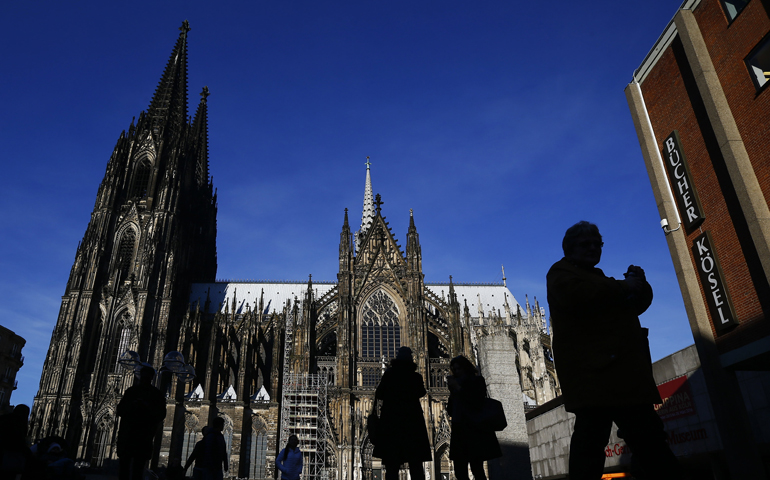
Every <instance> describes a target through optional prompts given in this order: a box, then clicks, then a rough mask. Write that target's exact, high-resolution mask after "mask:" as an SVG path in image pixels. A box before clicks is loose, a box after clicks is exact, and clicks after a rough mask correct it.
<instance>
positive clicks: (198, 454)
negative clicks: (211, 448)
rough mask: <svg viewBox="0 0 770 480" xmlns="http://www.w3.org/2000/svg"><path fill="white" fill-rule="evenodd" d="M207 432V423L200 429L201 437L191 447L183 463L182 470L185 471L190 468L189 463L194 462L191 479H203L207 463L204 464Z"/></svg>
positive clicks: (208, 431)
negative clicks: (188, 455)
mask: <svg viewBox="0 0 770 480" xmlns="http://www.w3.org/2000/svg"><path fill="white" fill-rule="evenodd" d="M209 433H211V427H209V426H208V425H206V426H205V427H203V428H202V429H201V434H203V438H202V439H201V440H200V441H198V442H197V443H196V444H195V448H193V451H192V453H191V454H190V457H189V458H188V459H187V462H186V463H185V464H184V472H187V470H188V469H189V468H190V465H192V464H193V462H195V467H193V480H204V478H205V477H206V475H207V472H206V470H208V468H207V465H204V462H205V459H204V450H205V449H206V436H207V435H208V434H209Z"/></svg>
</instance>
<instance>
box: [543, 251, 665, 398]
mask: <svg viewBox="0 0 770 480" xmlns="http://www.w3.org/2000/svg"><path fill="white" fill-rule="evenodd" d="M546 278H547V282H548V305H549V307H550V309H551V326H552V329H553V356H554V363H555V367H556V373H558V375H559V382H560V383H561V389H562V394H563V397H564V406H565V408H566V409H567V411H571V412H572V411H575V410H576V409H580V408H584V407H602V406H623V405H637V404H650V403H660V402H661V399H660V395H659V394H658V389H657V387H656V386H655V379H654V378H653V376H652V361H651V359H650V347H649V343H648V341H647V329H646V328H642V326H641V324H640V323H639V317H638V316H639V315H641V314H642V313H643V312H644V311H645V310H647V307H649V306H650V304H651V303H652V287H650V285H649V284H648V283H647V282H643V285H642V288H640V289H634V290H632V289H631V287H630V286H629V285H628V283H627V282H626V281H625V280H615V279H614V278H612V277H607V276H605V275H604V272H602V271H601V269H598V268H582V267H578V266H577V265H574V264H573V263H571V262H569V261H568V260H567V259H565V258H563V259H561V260H559V261H558V262H556V263H555V264H554V265H553V266H552V267H551V269H550V270H549V271H548V275H547V277H546Z"/></svg>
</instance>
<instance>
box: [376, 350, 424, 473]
mask: <svg viewBox="0 0 770 480" xmlns="http://www.w3.org/2000/svg"><path fill="white" fill-rule="evenodd" d="M416 370H417V365H415V363H414V361H413V360H412V350H410V349H409V348H408V347H401V348H399V349H398V353H397V354H396V358H395V359H394V360H393V361H391V362H390V368H388V369H387V370H386V371H385V373H384V374H383V375H382V380H381V381H380V384H379V385H378V386H377V391H376V392H375V395H374V396H375V399H378V400H382V410H381V414H380V422H379V428H378V433H377V436H378V437H379V440H378V442H377V445H375V446H374V451H373V452H372V455H373V456H375V457H377V458H381V459H382V463H384V464H385V479H386V480H397V479H398V469H399V468H400V467H401V465H402V464H404V463H408V464H409V474H410V476H411V478H412V480H422V479H424V478H425V472H424V471H423V469H422V462H427V461H430V460H431V458H432V457H431V452H430V442H429V441H428V430H427V428H426V427H425V418H424V416H423V412H422V407H421V406H420V398H421V397H423V396H424V395H425V394H426V393H427V392H426V391H425V384H424V383H423V381H422V375H420V374H419V373H417V372H416Z"/></svg>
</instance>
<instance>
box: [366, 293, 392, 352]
mask: <svg viewBox="0 0 770 480" xmlns="http://www.w3.org/2000/svg"><path fill="white" fill-rule="evenodd" d="M400 347H401V326H400V325H399V323H398V308H397V307H396V303H395V302H394V301H393V299H392V298H390V296H389V295H388V294H386V293H385V292H383V291H382V290H379V291H377V292H375V293H374V295H372V296H371V297H369V299H368V300H367V301H366V303H365V304H364V310H363V321H362V325H361V354H362V356H363V357H364V358H376V359H380V358H381V357H382V356H383V355H384V356H385V357H386V358H395V356H396V350H398V349H399V348H400Z"/></svg>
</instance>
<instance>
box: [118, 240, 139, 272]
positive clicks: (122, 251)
mask: <svg viewBox="0 0 770 480" xmlns="http://www.w3.org/2000/svg"><path fill="white" fill-rule="evenodd" d="M135 244H136V232H134V229H133V228H128V229H126V231H125V232H123V235H122V236H121V237H120V243H119V244H118V258H117V269H118V271H119V272H120V279H121V280H125V279H126V277H128V274H129V273H131V263H133V261H134V245H135Z"/></svg>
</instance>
